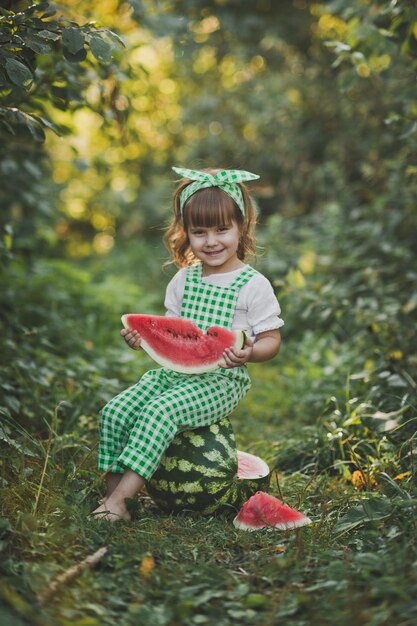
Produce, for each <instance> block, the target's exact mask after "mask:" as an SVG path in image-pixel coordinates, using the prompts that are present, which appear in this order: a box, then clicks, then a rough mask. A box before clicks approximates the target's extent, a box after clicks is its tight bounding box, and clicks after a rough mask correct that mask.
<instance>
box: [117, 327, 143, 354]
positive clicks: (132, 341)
mask: <svg viewBox="0 0 417 626" xmlns="http://www.w3.org/2000/svg"><path fill="white" fill-rule="evenodd" d="M120 334H121V336H122V337H123V339H124V340H125V341H126V343H127V345H128V346H130V347H131V348H133V350H140V343H141V336H140V335H139V333H138V331H137V330H130V328H122V330H121V331H120Z"/></svg>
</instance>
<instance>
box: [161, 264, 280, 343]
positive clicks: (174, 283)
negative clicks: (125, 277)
mask: <svg viewBox="0 0 417 626" xmlns="http://www.w3.org/2000/svg"><path fill="white" fill-rule="evenodd" d="M245 267H247V266H245ZM243 269H244V267H240V268H238V269H237V270H234V271H233V272H226V273H225V274H211V275H210V276H206V277H203V278H202V281H203V282H204V283H207V284H209V285H217V286H219V287H227V286H229V285H230V284H231V283H232V282H233V280H234V279H235V278H236V276H237V275H238V274H239V273H240V272H241V271H242V270H243ZM186 272H187V268H186V267H184V268H182V269H180V270H179V271H178V272H177V273H176V274H175V276H174V277H173V278H172V279H171V281H170V282H169V283H168V286H167V289H166V294H165V308H166V315H167V316H169V317H180V314H181V304H182V298H183V294H184V285H185V278H186ZM280 313H281V307H280V305H279V302H278V300H277V299H276V297H275V294H274V290H273V289H272V285H271V283H270V282H269V280H268V279H267V278H265V276H263V275H262V274H259V273H256V274H255V275H254V276H252V278H250V280H249V281H248V282H247V283H245V284H244V285H243V286H242V287H241V288H240V290H239V296H238V299H237V303H236V309H235V316H234V319H233V323H232V329H233V330H239V329H244V330H245V332H246V334H247V335H248V337H250V338H254V337H255V335H258V334H259V333H262V332H265V331H267V330H275V329H277V328H281V326H283V325H284V321H283V320H282V319H281V318H280Z"/></svg>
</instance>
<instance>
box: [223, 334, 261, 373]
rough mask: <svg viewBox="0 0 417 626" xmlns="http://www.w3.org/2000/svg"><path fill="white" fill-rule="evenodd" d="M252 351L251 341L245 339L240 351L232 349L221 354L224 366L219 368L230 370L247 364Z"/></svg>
mask: <svg viewBox="0 0 417 626" xmlns="http://www.w3.org/2000/svg"><path fill="white" fill-rule="evenodd" d="M252 351H253V341H252V340H251V339H248V337H246V338H245V345H244V346H243V348H242V349H241V350H236V349H234V348H228V349H227V350H225V351H224V352H223V361H224V365H223V364H221V367H224V368H225V369H230V368H232V367H240V366H241V365H244V364H245V363H247V362H248V361H249V359H250V357H251V356H252Z"/></svg>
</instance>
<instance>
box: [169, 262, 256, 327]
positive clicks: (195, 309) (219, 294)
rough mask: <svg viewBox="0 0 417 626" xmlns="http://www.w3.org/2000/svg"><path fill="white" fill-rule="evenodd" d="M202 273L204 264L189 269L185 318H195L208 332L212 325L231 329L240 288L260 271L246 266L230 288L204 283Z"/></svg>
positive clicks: (185, 297) (183, 315)
mask: <svg viewBox="0 0 417 626" xmlns="http://www.w3.org/2000/svg"><path fill="white" fill-rule="evenodd" d="M202 274H203V266H202V264H201V263H196V264H195V265H192V266H191V267H189V268H188V270H187V278H186V281H185V286H184V296H183V300H182V307H181V317H185V318H186V319H191V320H192V321H193V322H194V323H195V324H197V326H199V327H200V328H201V329H202V330H204V331H206V330H207V329H208V328H210V326H224V327H225V328H231V327H232V322H233V317H234V314H235V308H236V302H237V299H238V296H239V289H240V288H241V287H242V286H243V285H244V284H245V283H247V282H248V280H250V279H251V278H252V276H254V274H256V270H254V269H253V268H252V267H249V266H248V267H246V268H245V269H244V270H243V271H242V272H240V274H239V275H238V276H237V278H235V280H234V281H233V282H232V283H231V284H230V285H229V286H228V287H227V288H225V287H218V286H216V285H209V284H207V283H203V282H202Z"/></svg>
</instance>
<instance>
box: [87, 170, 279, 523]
mask: <svg viewBox="0 0 417 626" xmlns="http://www.w3.org/2000/svg"><path fill="white" fill-rule="evenodd" d="M173 170H174V171H175V172H176V173H177V174H180V175H181V176H183V177H184V178H183V180H182V181H181V182H180V184H179V186H178V188H177V190H176V192H175V194H174V217H173V220H172V223H171V225H170V227H169V228H168V231H167V233H166V239H165V241H166V244H167V246H168V249H169V250H170V252H171V256H172V258H173V260H174V261H175V262H176V264H177V265H178V266H179V267H180V268H181V269H180V270H179V271H178V272H177V274H176V275H175V276H174V277H173V279H172V280H171V282H170V283H169V284H168V287H167V290H166V296H165V307H166V310H167V313H166V314H167V315H168V316H171V317H184V318H188V319H190V320H192V321H193V322H195V323H196V324H197V325H198V326H199V327H200V328H202V329H203V330H206V329H207V328H209V327H210V326H213V325H217V326H224V327H227V328H232V329H238V328H244V329H245V330H246V333H247V336H248V338H247V340H246V344H245V346H244V347H243V348H242V349H241V350H233V349H230V350H226V351H225V352H224V354H223V359H224V363H223V364H222V365H223V367H221V368H219V369H218V370H217V371H215V372H209V373H206V374H192V375H186V374H179V373H177V372H173V371H172V370H169V369H166V368H159V369H157V370H151V371H149V372H147V373H146V374H145V375H144V376H143V377H142V378H141V380H140V381H139V382H138V383H137V384H135V385H133V386H132V387H130V388H129V389H127V390H126V391H124V392H122V393H121V394H119V395H118V396H116V397H115V398H113V399H112V400H111V401H110V402H109V403H108V404H107V405H106V406H105V407H104V409H103V410H102V414H101V423H100V448H99V469H102V470H105V471H106V485H107V493H106V496H105V498H104V500H103V501H102V503H101V504H100V506H99V507H98V508H97V509H96V510H95V511H94V512H93V515H95V516H96V517H98V518H99V519H103V518H104V519H106V520H108V521H111V522H114V521H116V520H118V519H124V520H129V519H130V515H129V512H128V510H127V508H126V504H125V498H133V497H135V496H136V495H137V494H138V492H139V491H140V490H141V489H142V487H143V486H144V483H145V480H147V479H149V478H150V477H151V476H152V474H153V473H154V472H155V470H156V469H157V467H158V465H159V462H160V459H161V457H162V455H163V453H164V451H165V450H166V449H167V447H168V446H169V444H170V442H171V441H172V439H173V438H174V437H175V435H176V433H177V432H179V431H182V430H186V429H189V428H198V427H201V426H208V425H210V424H212V423H214V422H217V421H219V420H221V419H222V418H223V417H225V416H227V415H229V414H230V413H231V412H232V411H233V410H234V408H235V407H236V405H237V404H238V402H239V401H240V400H241V398H242V397H243V396H244V395H245V394H246V392H247V391H248V389H249V387H250V379H249V375H248V372H247V369H246V363H248V362H251V363H255V362H260V361H267V360H268V359H271V358H273V357H274V356H275V355H276V354H277V353H278V351H279V348H280V342H281V338H280V331H279V330H278V329H279V328H280V327H281V326H282V325H283V323H284V322H283V321H282V320H281V319H280V317H279V314H280V307H279V304H278V301H277V300H276V298H275V295H274V292H273V290H272V287H271V285H270V283H269V281H268V280H267V279H266V278H265V277H264V276H263V275H262V274H260V273H259V272H257V271H256V270H254V269H253V268H252V267H250V266H249V265H247V264H246V263H245V258H246V256H247V255H248V254H254V253H255V240H254V226H255V212H254V208H253V205H252V201H251V199H250V197H249V195H248V192H247V190H246V188H245V186H244V185H243V184H242V183H243V182H245V181H249V180H254V179H256V178H259V176H257V175H256V174H251V173H250V172H244V171H239V170H208V171H194V170H188V169H182V168H176V167H174V168H173ZM121 335H122V336H123V337H124V339H125V341H126V343H127V344H128V345H129V346H130V347H131V348H133V349H135V350H138V349H140V345H141V338H140V336H139V334H138V333H137V332H136V331H131V330H129V329H123V330H122V331H121Z"/></svg>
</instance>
